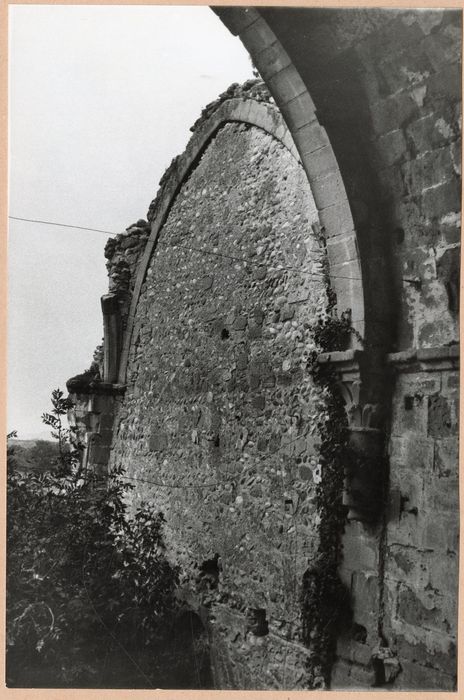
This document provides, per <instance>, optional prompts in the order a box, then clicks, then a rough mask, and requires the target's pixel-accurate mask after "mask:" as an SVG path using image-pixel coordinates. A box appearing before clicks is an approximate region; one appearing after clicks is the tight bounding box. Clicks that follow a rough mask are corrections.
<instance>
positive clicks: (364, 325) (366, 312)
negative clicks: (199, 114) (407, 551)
mask: <svg viewBox="0 0 464 700" xmlns="http://www.w3.org/2000/svg"><path fill="white" fill-rule="evenodd" d="M212 9H213V11H214V12H215V13H216V14H217V15H218V16H219V18H220V19H221V20H222V22H223V23H224V24H225V26H226V27H227V28H228V29H229V31H230V32H231V33H232V34H234V35H235V36H238V37H239V38H240V40H241V41H242V43H243V44H244V46H245V48H246V49H247V51H248V52H249V54H250V56H251V57H252V59H253V62H254V63H255V65H256V67H257V69H258V71H259V73H260V75H261V77H262V78H263V80H264V82H265V83H266V85H267V87H268V89H269V91H270V93H271V94H272V96H273V98H274V100H275V102H276V104H277V106H278V107H279V109H280V112H281V114H282V115H283V118H284V120H285V122H286V124H287V126H288V128H289V131H290V133H291V135H292V137H293V141H294V143H295V145H296V148H297V149H298V153H299V155H300V159H301V162H302V165H303V167H304V169H305V172H306V174H307V177H308V181H309V185H310V187H311V191H312V193H313V197H314V201H315V203H316V207H317V209H318V213H319V220H320V222H321V225H322V227H323V229H324V237H325V240H326V246H327V257H328V261H329V275H330V284H331V287H332V289H333V290H334V291H335V293H336V298H337V310H338V313H339V315H341V314H342V313H343V312H345V311H347V310H348V309H349V310H350V311H351V323H352V326H353V328H354V330H355V331H357V333H358V334H359V335H358V336H357V337H358V338H359V337H362V338H363V339H364V340H365V349H364V350H362V349H361V348H360V343H359V342H358V340H357V338H356V336H355V335H353V336H352V339H351V348H350V349H349V350H347V351H344V352H341V351H338V352H331V353H324V354H323V355H320V356H319V361H320V362H321V363H324V364H327V363H329V364H330V365H332V367H334V368H335V369H336V371H337V373H338V376H339V378H340V387H341V391H342V395H343V397H344V398H345V400H346V410H347V416H348V421H349V426H350V429H351V431H352V437H353V443H354V444H355V446H356V449H359V451H360V452H361V453H364V452H367V453H372V461H373V467H372V470H371V472H372V473H371V474H370V475H369V478H368V479H367V482H375V483H377V484H380V485H382V484H383V475H382V474H380V473H379V469H380V468H379V469H377V468H376V467H375V465H374V462H376V463H379V460H378V459H376V456H377V455H378V454H381V453H382V452H383V450H384V444H385V432H384V430H385V423H386V418H387V415H388V406H389V403H390V398H389V394H388V391H389V389H388V386H389V385H388V382H387V381H386V379H387V377H388V375H387V370H386V361H385V356H386V352H387V345H388V342H389V319H388V314H385V310H384V308H383V306H384V305H382V300H383V299H384V297H383V296H381V295H377V294H376V291H377V289H388V280H387V279H386V278H385V273H384V272H383V270H381V269H379V270H378V275H377V285H378V286H377V289H376V290H375V293H373V290H372V285H371V286H370V287H366V285H364V284H363V273H362V267H363V266H362V263H363V262H364V263H367V266H368V263H369V261H368V260H367V261H366V260H364V261H363V260H362V258H361V254H362V250H363V249H362V247H361V246H360V245H358V237H357V233H356V228H355V224H354V220H353V216H352V212H351V208H350V204H349V200H348V196H347V192H346V189H345V185H344V182H343V178H342V175H341V172H340V168H339V165H338V162H337V158H336V156H335V153H334V150H333V148H332V145H331V143H330V140H329V137H328V135H327V132H326V130H325V128H324V127H323V126H322V125H321V124H320V123H319V120H318V117H317V113H316V112H317V110H316V106H315V104H314V102H313V100H312V98H311V96H310V94H309V92H308V89H307V87H306V84H305V82H304V81H303V79H302V77H301V75H300V73H299V72H298V70H297V69H296V67H295V65H294V64H293V62H292V60H291V58H290V56H289V55H288V53H287V52H286V51H285V49H284V47H283V45H282V44H281V42H280V41H279V39H278V38H277V36H276V35H275V33H274V32H273V31H272V29H271V28H270V26H269V24H268V23H267V21H266V20H265V19H264V17H263V16H262V14H261V13H260V11H259V10H258V9H257V8H254V7H245V8H239V7H213V8H212ZM377 296H378V298H377ZM347 397H350V398H349V400H347ZM365 409H367V410H365ZM374 443H375V450H374V451H372V447H373V445H374ZM367 485H368V486H369V483H368V484H367ZM356 491H357V492H358V493H359V489H356ZM368 491H369V489H368ZM354 492H355V489H350V488H349V486H348V487H347V490H346V493H345V502H346V505H347V506H348V507H349V509H350V510H349V514H350V516H349V517H352V518H353V519H360V520H364V519H367V518H368V519H372V511H374V512H375V513H376V516H375V517H376V518H380V517H381V508H380V505H379V503H378V501H379V500H381V494H379V499H375V502H373V501H372V499H371V498H370V496H369V497H368V498H367V501H369V500H371V501H372V502H371V504H370V511H371V513H370V515H369V516H367V515H366V510H365V508H363V506H362V501H363V500H366V498H365V494H364V495H363V494H362V493H361V495H360V498H358V497H356V496H354ZM368 510H369V509H368Z"/></svg>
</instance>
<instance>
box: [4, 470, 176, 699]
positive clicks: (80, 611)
mask: <svg viewBox="0 0 464 700" xmlns="http://www.w3.org/2000/svg"><path fill="white" fill-rule="evenodd" d="M127 488H130V487H128V485H127V484H125V483H124V480H123V479H122V475H121V474H117V473H114V474H113V475H112V477H111V479H110V480H109V481H108V482H107V483H105V484H103V483H102V482H99V481H97V480H94V479H87V480H84V479H79V480H76V479H74V478H72V477H68V478H66V477H63V476H57V475H56V474H53V473H42V474H41V473H27V474H23V473H20V472H10V473H9V474H8V550H7V552H8V554H7V561H8V570H7V647H8V681H9V684H10V685H13V686H17V685H38V686H44V685H52V686H53V685H55V686H59V687H71V686H73V685H76V686H86V685H90V686H92V685H93V683H94V682H95V677H96V675H97V673H99V666H100V663H101V660H102V654H103V651H104V650H105V649H107V648H108V645H109V644H112V645H113V646H116V647H119V649H120V651H121V653H122V655H123V657H126V652H127V654H128V657H127V658H125V659H124V660H125V664H126V668H125V671H124V672H125V673H127V666H128V665H129V669H130V670H131V672H132V673H135V675H136V676H137V675H138V676H140V675H142V676H143V675H144V674H143V672H141V671H140V670H137V664H135V666H134V664H132V663H131V662H129V661H128V659H130V652H128V651H127V649H128V648H129V649H131V648H137V647H143V646H150V647H153V646H154V645H156V644H157V643H159V642H160V630H161V629H163V627H164V625H163V622H164V621H165V619H166V618H167V617H168V615H169V614H171V613H172V612H173V611H174V608H175V598H174V591H175V585H176V580H177V572H176V570H174V569H173V568H172V567H171V566H170V565H169V563H168V562H167V560H166V558H165V556H164V551H163V543H162V524H163V517H162V515H161V514H159V513H155V512H153V510H152V509H150V508H148V507H145V508H143V509H142V510H140V511H138V512H137V513H136V515H135V517H134V518H133V519H131V518H129V517H128V516H127V513H126V507H125V504H124V500H123V497H124V493H125V491H126V489H127ZM124 650H126V651H124ZM24 676H26V678H24ZM100 680H101V678H100V679H99V681H100ZM116 680H117V679H116ZM25 681H26V682H25ZM28 681H29V682H28ZM140 682H141V679H140V677H139V683H140ZM145 685H147V683H146V681H145ZM110 687H111V684H110Z"/></svg>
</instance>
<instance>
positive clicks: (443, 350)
mask: <svg viewBox="0 0 464 700" xmlns="http://www.w3.org/2000/svg"><path fill="white" fill-rule="evenodd" d="M459 354H460V347H459V344H456V345H449V346H445V347H444V346H438V347H433V348H409V349H408V350H402V351H401V352H392V353H389V354H388V355H387V358H386V361H387V364H388V365H390V366H391V367H392V368H393V369H394V370H395V371H396V372H435V371H446V370H455V369H458V367H459Z"/></svg>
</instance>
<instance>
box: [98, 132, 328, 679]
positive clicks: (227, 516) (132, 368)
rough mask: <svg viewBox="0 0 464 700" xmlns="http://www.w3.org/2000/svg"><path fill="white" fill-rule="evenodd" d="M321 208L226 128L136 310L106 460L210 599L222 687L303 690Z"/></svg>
mask: <svg viewBox="0 0 464 700" xmlns="http://www.w3.org/2000/svg"><path fill="white" fill-rule="evenodd" d="M317 221H318V219H317V213H316V211H315V208H314V202H313V199H312V196H311V192H310V189H309V186H308V184H307V181H306V179H305V174H304V171H303V169H302V168H301V165H299V164H298V162H297V160H296V159H295V157H294V156H293V155H292V154H291V153H290V151H288V149H287V148H286V147H285V146H283V145H282V143H280V142H279V141H278V140H277V139H275V138H274V137H272V136H271V135H270V134H268V133H266V132H265V131H263V130H261V129H258V128H256V127H253V126H250V125H247V124H238V123H227V124H225V125H224V126H223V127H222V128H221V129H220V130H219V131H218V132H217V134H216V135H215V136H214V138H213V140H212V141H211V142H210V144H209V145H208V147H207V149H206V151H205V152H204V154H203V155H202V157H201V160H200V162H199V163H198V164H197V165H196V167H195V169H194V170H193V172H192V173H191V174H190V176H189V178H188V180H187V181H186V182H185V183H184V184H183V185H182V187H181V189H180V191H179V193H178V195H177V197H176V198H175V200H174V203H173V205H172V207H171V210H170V212H169V215H168V218H167V220H166V222H165V224H164V226H163V227H162V229H161V232H160V234H159V239H158V242H157V245H156V248H155V252H154V254H153V256H152V258H151V260H150V263H149V266H148V270H147V273H146V279H145V282H144V283H143V285H142V288H141V295H140V299H139V303H138V306H137V320H136V325H135V327H134V331H133V341H132V344H131V349H130V354H129V363H128V369H127V390H126V394H125V397H124V399H123V401H122V404H121V408H120V410H119V413H118V416H117V426H116V430H115V439H114V443H113V450H112V460H111V463H112V465H115V466H118V465H120V464H122V465H123V466H124V467H125V468H126V469H127V474H128V476H129V478H131V479H133V483H134V486H135V489H134V491H133V492H132V495H131V503H132V506H133V507H134V508H135V507H136V505H137V504H138V503H140V502H141V501H143V500H149V501H150V502H151V503H153V504H155V506H156V507H158V508H159V509H160V510H161V511H162V512H163V513H164V515H165V518H166V525H165V540H166V546H167V553H168V556H169V557H170V559H171V560H172V561H173V562H174V563H175V564H178V565H180V567H181V571H182V581H183V595H184V596H185V599H186V600H187V601H189V603H190V604H191V605H192V607H194V608H198V607H199V606H200V605H201V606H207V609H208V613H207V624H208V627H209V629H210V633H211V634H212V635H213V642H212V649H213V659H212V661H213V670H214V674H215V681H216V683H217V686H218V687H231V688H252V687H256V688H266V687H267V688H270V687H305V658H306V655H307V650H306V649H305V647H304V646H303V644H302V643H301V618H300V592H301V583H302V578H303V574H304V571H305V570H306V568H307V567H308V565H309V564H310V563H311V561H312V559H313V557H314V555H315V551H316V549H317V545H318V537H317V531H318V517H319V516H318V513H317V512H316V508H315V505H314V501H315V485H316V484H317V483H318V481H319V480H320V478H321V475H320V464H319V462H318V449H317V442H318V434H317V427H316V425H317V419H318V418H319V417H320V414H321V412H323V411H324V403H325V399H324V396H323V395H322V394H321V391H320V390H319V389H317V388H316V386H315V385H314V382H313V380H312V378H311V376H310V374H309V372H308V370H307V369H306V364H307V359H308V352H310V351H311V350H312V349H314V347H315V345H314V341H313V339H312V331H311V328H312V325H313V323H314V321H315V318H316V315H317V314H320V313H321V312H323V310H324V309H325V306H326V302H327V300H326V294H325V287H324V284H323V278H322V274H321V270H322V266H321V259H322V250H321V247H320V243H319V241H318V239H317V237H316V236H315V235H314V233H313V229H312V226H313V225H314V226H316V227H317Z"/></svg>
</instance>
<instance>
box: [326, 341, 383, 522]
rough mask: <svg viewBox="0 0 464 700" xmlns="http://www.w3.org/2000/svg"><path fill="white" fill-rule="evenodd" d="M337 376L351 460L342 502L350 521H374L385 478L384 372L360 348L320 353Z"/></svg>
mask: <svg viewBox="0 0 464 700" xmlns="http://www.w3.org/2000/svg"><path fill="white" fill-rule="evenodd" d="M318 361H319V363H320V364H326V365H329V366H330V368H331V369H332V370H333V371H334V372H335V375H336V376H337V378H338V382H337V386H338V389H339V391H340V393H341V395H342V397H343V399H344V401H345V410H346V415H347V420H348V430H349V446H350V448H351V450H350V452H351V457H352V458H351V459H349V460H348V463H347V464H346V465H345V474H344V476H345V480H344V491H343V503H344V505H345V506H346V507H347V509H348V513H347V517H348V519H349V520H360V521H365V522H374V521H375V520H377V518H378V517H379V516H380V513H381V510H382V496H383V485H384V478H385V431H384V422H385V413H386V412H385V410H384V405H385V403H384V402H383V401H382V398H383V385H384V382H385V379H384V377H385V375H384V373H379V369H378V367H379V362H378V358H377V357H373V356H372V355H368V354H367V353H366V352H365V351H362V350H347V351H337V352H332V353H323V354H321V355H319V357H318Z"/></svg>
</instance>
